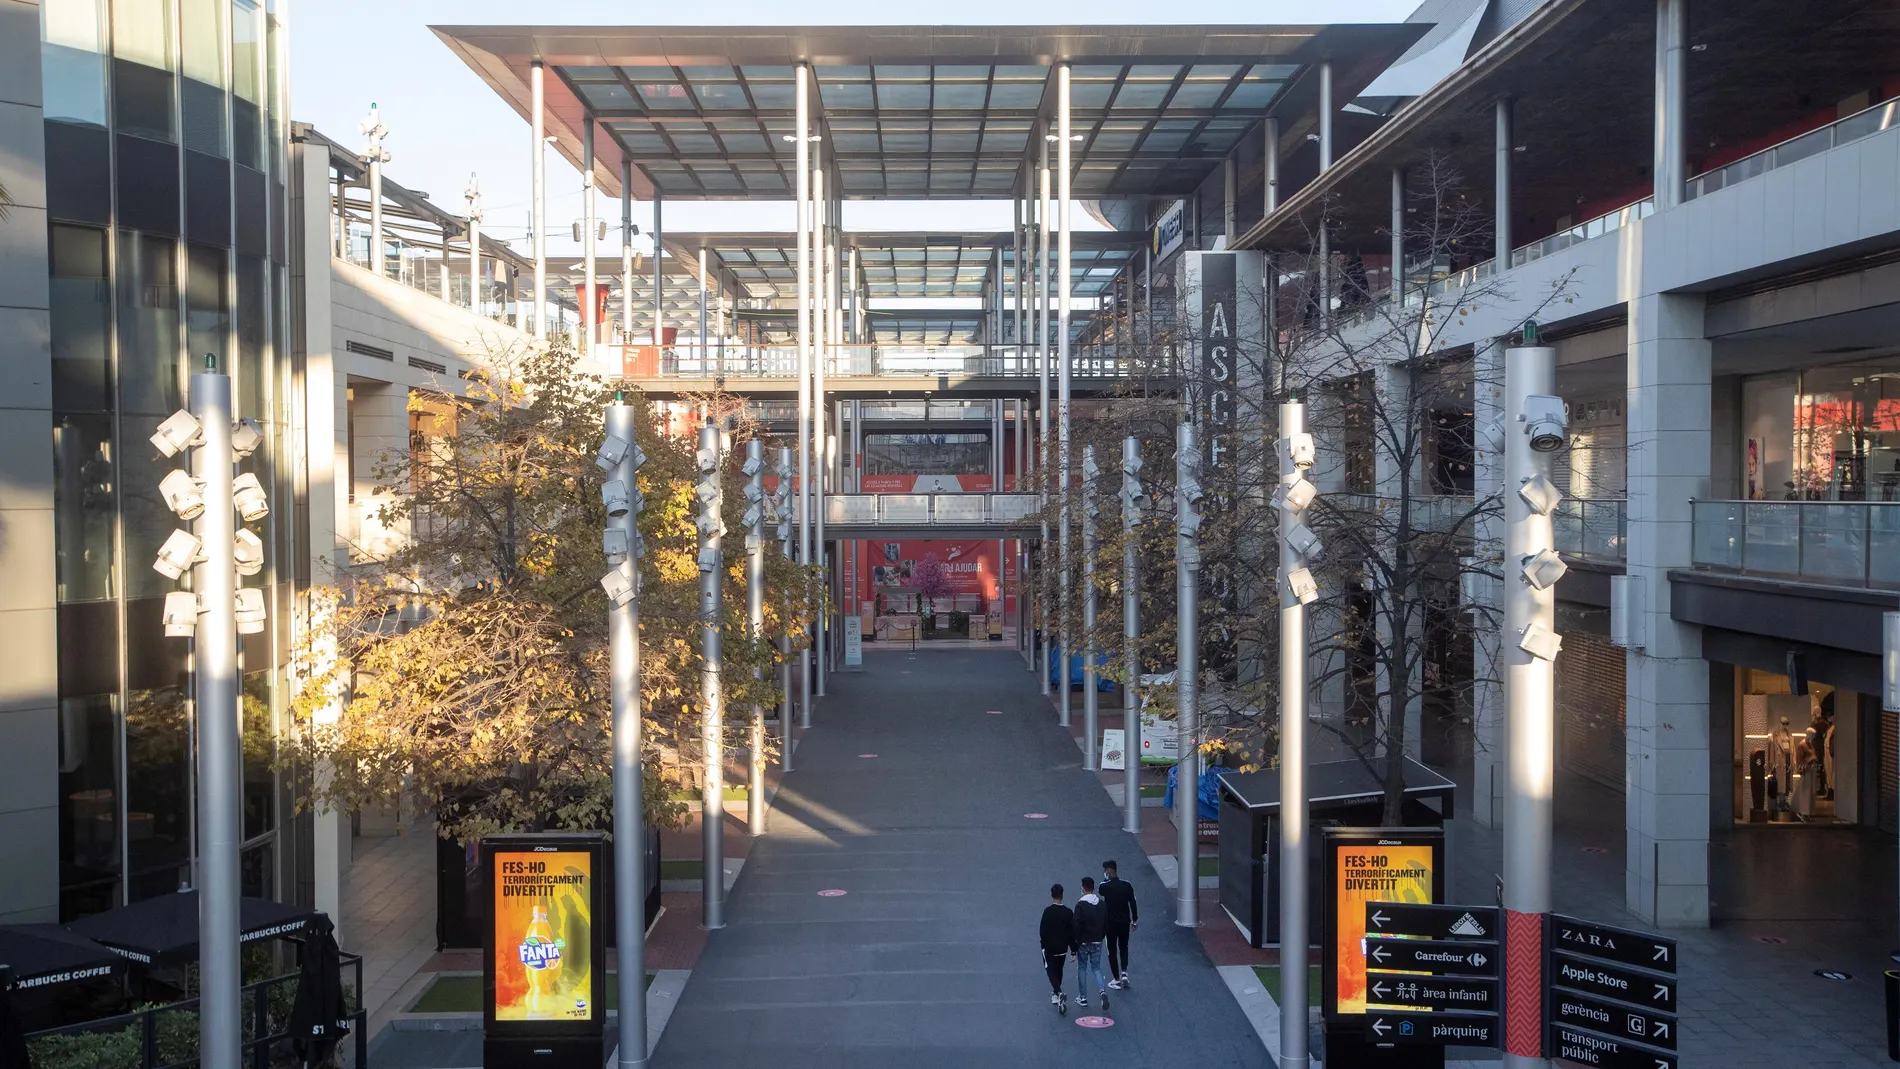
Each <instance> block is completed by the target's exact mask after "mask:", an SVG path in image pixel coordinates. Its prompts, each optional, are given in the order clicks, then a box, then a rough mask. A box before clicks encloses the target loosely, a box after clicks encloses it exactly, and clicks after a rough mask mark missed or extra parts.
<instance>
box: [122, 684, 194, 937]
mask: <svg viewBox="0 0 1900 1069" xmlns="http://www.w3.org/2000/svg"><path fill="white" fill-rule="evenodd" d="M125 746H126V755H125V756H126V761H125V765H126V814H125V836H126V847H127V850H128V853H129V855H130V858H131V866H132V867H131V872H130V878H129V879H128V880H127V885H126V896H127V900H128V901H132V902H137V901H140V900H143V899H147V898H153V897H156V896H158V895H162V894H170V893H171V892H173V891H176V890H178V888H179V886H180V884H181V883H182V882H183V881H185V880H186V879H188V878H189V876H190V863H191V808H190V801H191V790H192V767H191V718H190V705H189V703H188V702H187V701H186V698H185V692H184V690H183V689H181V688H178V687H163V688H159V689H156V690H135V691H133V692H132V694H131V701H130V703H129V704H128V705H127V711H126V718H125Z"/></svg>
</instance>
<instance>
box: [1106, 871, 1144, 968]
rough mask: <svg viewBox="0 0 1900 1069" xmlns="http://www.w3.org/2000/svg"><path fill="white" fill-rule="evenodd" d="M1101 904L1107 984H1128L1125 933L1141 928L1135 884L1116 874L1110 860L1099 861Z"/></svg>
mask: <svg viewBox="0 0 1900 1069" xmlns="http://www.w3.org/2000/svg"><path fill="white" fill-rule="evenodd" d="M1100 893H1101V896H1102V904H1103V905H1105V906H1107V907H1108V975H1109V981H1108V986H1109V987H1111V988H1114V989H1115V990H1117V991H1120V990H1121V989H1122V988H1124V987H1127V986H1128V933H1129V932H1130V931H1131V930H1133V929H1135V928H1139V927H1141V910H1139V909H1137V908H1136V907H1135V885H1134V884H1132V883H1129V882H1128V881H1127V880H1124V879H1122V878H1121V877H1120V876H1118V875H1116V872H1115V863H1114V862H1113V861H1104V862H1102V886H1101V889H1100Z"/></svg>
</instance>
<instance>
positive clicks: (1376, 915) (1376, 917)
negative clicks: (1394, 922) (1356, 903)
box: [1372, 910, 1391, 928]
mask: <svg viewBox="0 0 1900 1069" xmlns="http://www.w3.org/2000/svg"><path fill="white" fill-rule="evenodd" d="M1390 919H1391V918H1390V917H1387V916H1386V915H1385V914H1383V913H1380V912H1379V911H1378V910H1373V912H1372V923H1373V924H1376V925H1378V926H1379V927H1381V928H1383V927H1385V922H1386V921H1388V920H1390Z"/></svg>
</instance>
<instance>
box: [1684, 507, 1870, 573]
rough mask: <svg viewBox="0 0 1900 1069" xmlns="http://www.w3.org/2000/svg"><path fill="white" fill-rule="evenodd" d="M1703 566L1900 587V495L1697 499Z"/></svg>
mask: <svg viewBox="0 0 1900 1069" xmlns="http://www.w3.org/2000/svg"><path fill="white" fill-rule="evenodd" d="M1693 509H1694V513H1693V516H1694V527H1693V546H1692V551H1691V557H1690V560H1691V562H1692V563H1693V564H1694V565H1695V566H1696V567H1697V568H1705V569H1708V570H1711V571H1722V572H1736V573H1738V574H1742V575H1765V576H1776V577H1780V578H1787V579H1803V580H1808V581H1811V582H1816V583H1826V584H1830V585H1833V586H1868V587H1886V588H1900V502H1888V501H1697V502H1694V504H1693Z"/></svg>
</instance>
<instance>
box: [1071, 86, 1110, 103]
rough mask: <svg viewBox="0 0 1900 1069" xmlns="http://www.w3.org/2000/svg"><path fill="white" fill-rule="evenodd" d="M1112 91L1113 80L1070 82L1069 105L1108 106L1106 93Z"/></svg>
mask: <svg viewBox="0 0 1900 1069" xmlns="http://www.w3.org/2000/svg"><path fill="white" fill-rule="evenodd" d="M1114 91H1115V83H1113V82H1071V83H1070V85H1069V107H1071V108H1105V107H1107V106H1108V95H1109V94H1110V93H1112V92H1114Z"/></svg>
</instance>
